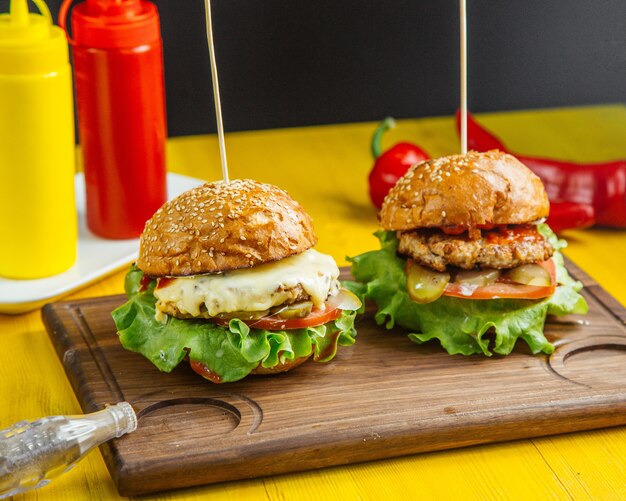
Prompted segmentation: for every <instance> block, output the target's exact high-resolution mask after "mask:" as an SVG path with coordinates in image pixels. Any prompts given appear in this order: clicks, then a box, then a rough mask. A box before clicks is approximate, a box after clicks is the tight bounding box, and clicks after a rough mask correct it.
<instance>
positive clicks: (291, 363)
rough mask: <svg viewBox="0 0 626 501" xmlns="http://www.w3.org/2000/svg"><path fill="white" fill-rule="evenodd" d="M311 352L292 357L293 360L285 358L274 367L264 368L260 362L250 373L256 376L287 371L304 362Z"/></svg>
mask: <svg viewBox="0 0 626 501" xmlns="http://www.w3.org/2000/svg"><path fill="white" fill-rule="evenodd" d="M312 354H313V353H311V354H309V355H307V356H305V357H300V358H294V359H293V360H287V361H286V362H284V363H282V364H278V365H275V366H274V367H269V368H265V367H263V366H262V365H261V364H259V366H258V367H257V368H256V369H253V370H252V372H251V373H250V374H254V375H256V376H268V375H270V374H279V373H280V372H287V371H288V370H291V369H293V368H294V367H298V365H301V364H303V363H304V362H306V361H307V360H308V359H309V358H310V357H311V355H312Z"/></svg>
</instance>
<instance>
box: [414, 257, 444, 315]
mask: <svg viewBox="0 0 626 501" xmlns="http://www.w3.org/2000/svg"><path fill="white" fill-rule="evenodd" d="M406 275H407V277H406V288H407V291H408V293H409V296H410V297H411V299H412V300H413V301H415V302H416V303H422V304H425V303H432V302H433V301H436V300H437V299H438V298H440V297H441V295H442V294H443V291H444V290H445V289H446V285H448V282H450V274H449V273H447V272H444V273H439V272H437V271H433V270H430V269H428V268H425V267H424V266H420V265H419V264H416V263H414V262H413V261H410V260H409V261H408V262H407V273H406Z"/></svg>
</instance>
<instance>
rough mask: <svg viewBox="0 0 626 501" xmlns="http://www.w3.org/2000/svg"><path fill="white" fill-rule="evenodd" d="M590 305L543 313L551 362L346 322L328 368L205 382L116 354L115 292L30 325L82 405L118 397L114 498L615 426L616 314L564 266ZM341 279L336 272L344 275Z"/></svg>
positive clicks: (622, 342)
mask: <svg viewBox="0 0 626 501" xmlns="http://www.w3.org/2000/svg"><path fill="white" fill-rule="evenodd" d="M569 268H570V270H571V271H572V274H573V275H574V276H576V277H577V278H579V279H581V280H583V281H584V283H585V286H586V288H585V296H586V298H587V300H588V301H589V304H590V313H589V314H588V315H587V316H585V317H576V316H571V317H565V318H562V319H549V322H548V324H547V326H546V334H547V336H548V337H549V339H551V341H552V342H554V343H555V344H556V345H557V349H556V350H555V352H554V353H553V354H552V355H551V356H545V355H539V356H532V355H530V354H529V353H528V352H527V351H525V350H524V348H523V347H522V346H521V345H518V347H517V348H516V352H515V353H513V354H512V355H510V356H507V357H499V356H494V357H492V358H485V357H483V356H482V355H480V356H471V357H463V356H449V355H447V354H445V353H444V352H443V351H442V349H441V348H440V347H439V346H437V345H435V344H428V345H423V346H417V345H415V344H414V343H412V342H411V341H409V339H408V338H407V337H406V336H405V333H404V332H403V331H402V330H400V329H396V330H393V331H390V332H387V331H385V330H383V329H382V328H380V327H378V326H376V325H375V323H374V322H373V319H372V308H368V311H367V312H366V314H365V315H363V316H362V317H360V319H359V320H358V322H357V329H358V341H357V343H356V345H354V346H353V347H348V348H342V349H340V351H339V353H338V356H337V357H336V358H335V360H334V361H332V362H331V363H328V364H316V363H311V362H309V363H306V364H304V365H303V366H301V367H300V368H298V369H294V370H293V371H292V372H289V373H287V374H284V375H278V376H265V377H249V378H247V379H245V380H243V381H240V382H237V383H230V384H225V385H214V384H212V383H209V382H208V381H205V380H203V379H201V378H200V377H198V375H196V374H195V373H194V372H192V371H191V370H190V369H189V367H188V366H187V365H186V364H184V363H183V364H181V365H180V366H179V367H177V368H176V369H175V370H174V371H173V372H172V373H171V374H164V373H160V372H158V370H157V369H156V368H155V367H154V366H153V365H152V364H151V363H150V362H148V361H147V360H145V359H144V358H143V357H141V356H140V355H137V354H135V353H131V352H128V351H125V350H124V349H123V348H122V347H121V345H120V344H119V341H118V339H117V336H116V333H115V326H114V324H113V321H112V319H111V316H110V312H111V311H112V310H113V309H114V308H115V307H116V306H118V305H119V304H121V303H122V302H123V301H124V297H123V296H109V297H100V298H95V299H87V300H78V301H70V302H65V303H56V304H52V305H48V306H46V307H45V308H44V310H43V319H44V323H45V325H46V328H47V330H48V333H49V335H50V338H51V340H52V342H53V344H54V346H55V348H56V350H57V353H58V355H59V358H60V359H61V360H62V363H63V366H64V368H65V371H66V373H67V375H68V377H69V379H70V382H71V384H72V387H73V388H74V391H75V392H76V395H77V397H78V399H79V401H80V404H81V407H82V408H83V410H84V411H85V412H91V411H94V410H97V409H100V408H102V407H103V406H104V404H106V403H113V402H117V401H122V400H126V401H128V402H130V403H131V404H132V405H133V407H134V408H135V410H136V411H137V412H138V415H139V428H138V431H137V432H135V433H133V434H131V435H128V436H126V437H123V438H121V439H118V440H115V441H113V442H110V443H109V444H107V445H104V446H103V447H102V452H103V455H104V457H105V461H106V463H107V466H108V468H109V471H110V473H111V475H112V477H113V479H114V480H115V482H116V484H117V486H118V489H119V491H120V493H121V494H122V495H134V494H143V493H148V492H155V491H160V490H166V489H173V488H179V487H187V486H193V485H202V484H208V483H214V482H221V481H226V480H235V479H243V478H250V477H257V476H265V475H272V474H278V473H286V472H291V471H301V470H307V469H315V468H321V467H325V466H331V465H339V464H348V463H355V462H361V461H367V460H372V459H379V458H387V457H395V456H401V455H406V454H412V453H417V452H425V451H435V450H443V449H451V448H458V447H464V446H469V445H474V444H480V443H490V442H500V441H508V440H514V439H519V438H528V437H538V436H543V435H553V434H559V433H565V432H571V431H577V430H586V429H593V428H601V427H607V426H615V425H620V424H625V423H626V370H624V368H623V367H624V365H625V364H624V363H623V362H624V354H625V353H624V352H625V351H626V327H625V325H624V320H625V319H626V311H625V310H624V308H623V307H621V306H620V305H619V304H618V303H617V302H616V301H615V300H614V299H613V298H612V297H611V296H610V295H608V294H607V293H606V292H605V291H604V290H603V289H601V288H600V287H599V286H598V285H597V284H596V283H595V282H593V280H591V279H590V278H589V277H588V276H586V275H585V274H584V273H582V271H581V270H579V269H577V268H576V267H574V266H573V265H571V263H570V264H569ZM344 273H345V270H344Z"/></svg>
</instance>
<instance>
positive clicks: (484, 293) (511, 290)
mask: <svg viewBox="0 0 626 501" xmlns="http://www.w3.org/2000/svg"><path fill="white" fill-rule="evenodd" d="M537 264H538V265H540V266H542V267H543V268H545V269H546V270H547V271H548V272H549V273H550V276H551V277H552V285H551V286H549V287H540V286H537V285H522V284H516V283H513V282H496V283H494V284H490V285H486V286H484V287H476V288H475V289H473V288H469V287H467V286H462V285H460V284H456V283H449V284H448V285H447V286H446V289H445V290H444V292H443V295H444V296H452V297H460V298H463V299H541V298H544V297H548V296H551V295H552V294H554V291H555V289H556V268H555V267H554V262H553V261H552V259H549V260H547V261H543V262H541V263H537Z"/></svg>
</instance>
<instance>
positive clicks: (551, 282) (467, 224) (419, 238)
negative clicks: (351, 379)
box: [347, 151, 588, 356]
mask: <svg viewBox="0 0 626 501" xmlns="http://www.w3.org/2000/svg"><path fill="white" fill-rule="evenodd" d="M549 208H550V205H549V202H548V197H547V195H546V192H545V189H544V187H543V185H542V184H541V181H540V180H539V178H538V177H537V176H535V175H534V174H533V173H532V172H531V171H530V170H529V169H528V168H527V167H526V166H524V165H523V164H522V163H520V162H519V161H518V160H517V159H516V158H515V157H513V156H511V155H508V154H505V153H502V152H499V151H489V152H486V153H477V152H470V153H468V154H466V155H452V156H448V157H442V158H437V159H433V160H428V161H425V162H422V163H420V164H417V165H414V166H413V167H411V168H410V169H409V171H408V172H407V173H406V174H405V175H404V176H403V177H402V178H401V179H400V180H399V181H398V183H397V184H396V185H395V186H394V187H393V188H392V189H391V191H390V192H389V194H388V195H387V196H386V198H385V200H384V202H383V206H382V209H381V211H380V214H379V221H380V224H381V226H382V227H383V228H384V230H385V231H381V232H378V233H376V236H377V237H378V239H379V240H380V243H381V250H379V251H372V252H367V253H365V254H361V255H359V256H356V257H354V258H352V259H351V261H352V275H353V276H354V277H355V279H356V282H351V283H349V284H347V286H348V287H349V288H350V289H351V290H353V291H354V292H355V293H356V294H357V295H359V296H361V297H362V298H369V299H371V300H373V301H374V302H376V303H377V305H378V311H377V313H376V315H375V319H376V321H377V322H378V324H381V325H382V324H384V325H385V326H386V327H387V328H388V329H391V328H392V327H393V326H394V325H396V324H398V325H400V326H402V327H404V328H406V329H409V330H410V331H411V333H410V334H409V338H410V339H411V340H413V341H415V342H416V343H418V344H421V343H424V342H426V341H430V340H433V339H437V340H438V341H439V342H440V343H441V345H442V346H443V348H445V349H446V350H447V351H448V353H450V354H463V355H471V354H475V353H483V354H484V355H487V356H489V355H491V354H492V352H495V353H498V354H500V355H506V354H509V353H510V352H511V351H512V350H513V348H514V346H515V344H516V342H517V339H518V338H521V339H523V340H524V341H525V342H526V343H527V344H528V346H529V347H530V350H531V351H532V352H533V353H534V354H536V353H539V352H543V353H551V352H552V351H554V346H553V345H552V344H551V343H550V342H549V341H548V340H547V339H546V337H545V336H544V333H543V327H544V323H545V319H546V315H548V314H554V315H565V314H568V313H586V312H587V309H588V308H587V304H586V302H585V300H584V298H583V297H582V296H581V295H580V294H579V293H578V291H580V289H581V288H582V284H581V283H580V282H577V281H575V280H573V279H572V278H571V277H570V276H569V275H568V273H567V270H566V269H565V267H564V266H563V257H562V255H561V253H560V252H559V251H560V249H562V248H563V247H564V246H565V242H564V241H563V240H559V239H557V237H556V236H555V235H554V233H553V232H552V231H551V230H550V228H549V227H548V226H547V225H546V224H545V223H544V222H543V221H544V220H545V217H546V216H547V215H548V211H549Z"/></svg>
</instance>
